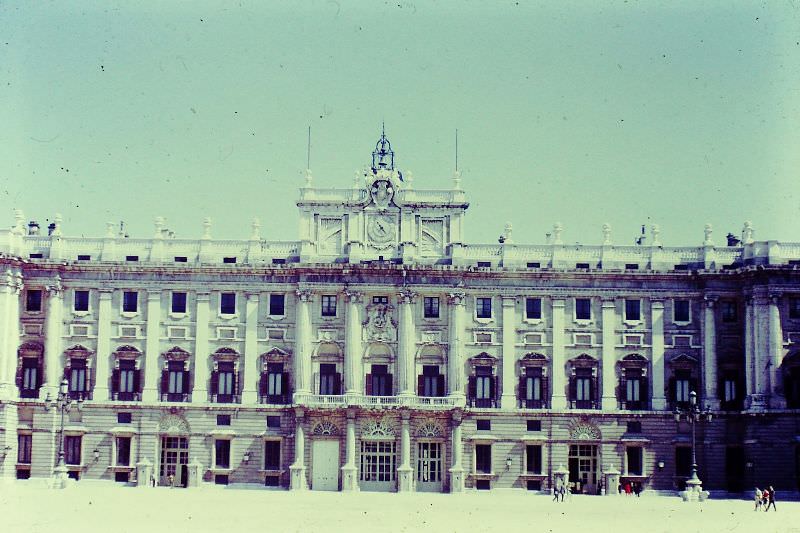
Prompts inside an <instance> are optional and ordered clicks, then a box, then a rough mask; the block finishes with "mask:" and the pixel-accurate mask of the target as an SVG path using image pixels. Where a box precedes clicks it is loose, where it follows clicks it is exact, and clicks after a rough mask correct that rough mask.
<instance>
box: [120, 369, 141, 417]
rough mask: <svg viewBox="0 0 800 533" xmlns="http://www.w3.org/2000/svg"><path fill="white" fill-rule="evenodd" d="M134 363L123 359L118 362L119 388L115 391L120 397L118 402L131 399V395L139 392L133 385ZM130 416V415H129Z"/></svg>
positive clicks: (134, 375)
mask: <svg viewBox="0 0 800 533" xmlns="http://www.w3.org/2000/svg"><path fill="white" fill-rule="evenodd" d="M135 380H136V362H135V361H131V360H129V359H125V360H122V361H120V362H119V387H118V389H119V390H117V391H114V392H118V393H120V395H122V396H121V397H120V398H118V399H120V400H130V399H132V395H133V393H136V392H139V391H138V390H136V389H137V387H136V384H135ZM129 414H130V413H129Z"/></svg>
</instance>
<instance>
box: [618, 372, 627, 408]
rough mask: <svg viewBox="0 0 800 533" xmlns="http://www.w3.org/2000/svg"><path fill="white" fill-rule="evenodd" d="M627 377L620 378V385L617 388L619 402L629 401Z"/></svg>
mask: <svg viewBox="0 0 800 533" xmlns="http://www.w3.org/2000/svg"><path fill="white" fill-rule="evenodd" d="M626 382H627V380H626V379H625V376H623V377H621V378H619V385H618V386H617V400H618V401H620V402H624V401H627V400H628V384H627V383H626Z"/></svg>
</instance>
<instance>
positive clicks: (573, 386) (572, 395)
mask: <svg viewBox="0 0 800 533" xmlns="http://www.w3.org/2000/svg"><path fill="white" fill-rule="evenodd" d="M577 399H578V378H576V377H575V376H572V377H570V378H569V401H571V402H574V401H575V400H577Z"/></svg>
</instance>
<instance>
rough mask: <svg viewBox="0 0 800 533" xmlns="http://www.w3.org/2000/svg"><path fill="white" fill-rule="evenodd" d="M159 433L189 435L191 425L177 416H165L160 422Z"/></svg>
mask: <svg viewBox="0 0 800 533" xmlns="http://www.w3.org/2000/svg"><path fill="white" fill-rule="evenodd" d="M158 432H159V433H162V434H167V435H188V434H189V423H188V422H187V421H186V419H185V418H183V417H182V416H179V415H176V414H168V415H164V416H162V417H161V420H160V421H159V422H158Z"/></svg>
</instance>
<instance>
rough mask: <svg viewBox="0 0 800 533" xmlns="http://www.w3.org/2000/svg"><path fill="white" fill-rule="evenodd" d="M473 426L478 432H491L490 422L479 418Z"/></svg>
mask: <svg viewBox="0 0 800 533" xmlns="http://www.w3.org/2000/svg"><path fill="white" fill-rule="evenodd" d="M475 426H476V428H477V430H478V431H491V429H492V421H491V420H487V419H485V418H480V419H478V420H476V421H475Z"/></svg>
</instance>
